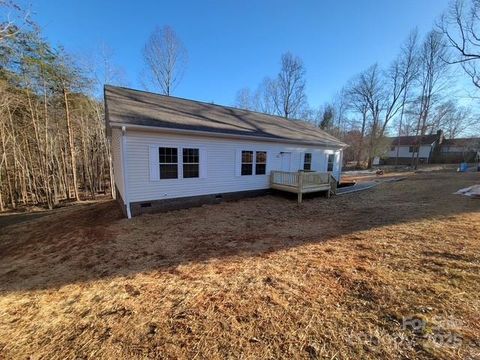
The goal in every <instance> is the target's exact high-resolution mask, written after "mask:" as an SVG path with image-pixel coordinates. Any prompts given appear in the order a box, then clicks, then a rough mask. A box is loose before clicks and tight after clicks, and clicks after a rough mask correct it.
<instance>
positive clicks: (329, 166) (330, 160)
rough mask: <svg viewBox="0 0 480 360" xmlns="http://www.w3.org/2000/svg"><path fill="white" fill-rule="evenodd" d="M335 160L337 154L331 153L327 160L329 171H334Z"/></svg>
mask: <svg viewBox="0 0 480 360" xmlns="http://www.w3.org/2000/svg"><path fill="white" fill-rule="evenodd" d="M334 162H335V155H334V154H329V155H328V161H327V171H333V163H334Z"/></svg>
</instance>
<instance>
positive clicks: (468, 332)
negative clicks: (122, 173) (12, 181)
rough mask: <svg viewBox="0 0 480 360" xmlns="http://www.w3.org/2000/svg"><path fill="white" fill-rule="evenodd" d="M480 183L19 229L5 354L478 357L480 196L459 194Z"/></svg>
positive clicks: (35, 223)
mask: <svg viewBox="0 0 480 360" xmlns="http://www.w3.org/2000/svg"><path fill="white" fill-rule="evenodd" d="M479 180H480V179H479V175H478V174H448V173H436V174H422V175H414V176H411V177H409V178H408V179H407V180H405V181H402V182H398V183H388V184H387V183H386V184H381V185H379V186H378V187H377V188H375V189H373V190H369V191H366V192H362V193H356V194H351V195H348V196H344V197H335V198H332V199H330V200H329V199H325V198H321V197H319V198H313V199H310V200H307V201H305V202H304V204H302V206H300V207H298V206H297V205H296V203H295V200H289V199H285V198H282V197H276V196H266V197H261V198H256V199H246V200H242V201H239V202H233V203H224V204H220V205H213V206H204V207H202V208H195V209H189V210H181V211H174V212H170V213H166V214H157V215H147V216H141V217H138V218H134V219H133V220H130V221H128V220H126V219H122V218H121V216H120V213H119V211H118V209H117V208H116V206H115V204H114V203H113V202H101V203H97V204H86V205H78V206H73V207H68V208H65V209H61V211H56V212H53V213H52V214H50V215H47V216H44V217H41V218H36V219H33V220H31V221H29V222H26V223H22V224H16V225H12V226H9V227H7V228H5V229H3V230H2V232H1V235H0V254H1V255H0V260H1V262H0V358H25V357H28V356H31V357H33V358H52V359H55V358H58V359H60V358H61V359H63V358H112V359H115V358H116V359H118V358H129V359H134V358H146V357H158V358H172V359H173V358H197V359H202V358H251V359H253V358H334V359H348V358H355V359H368V358H387V357H388V358H389V359H403V358H425V359H429V358H445V359H455V358H472V359H473V358H475V357H476V358H478V357H479V356H480V355H479V354H480V315H479V314H480V300H479V294H480V212H479V210H480V201H479V200H474V199H469V198H466V197H462V196H458V195H452V192H454V191H455V190H457V189H459V188H461V187H465V186H467V185H471V184H472V183H475V182H476V183H478V182H480V181H479ZM411 315H417V316H420V317H421V318H422V319H425V320H426V321H427V328H426V329H424V330H423V332H422V333H416V332H413V331H412V330H411V329H403V328H402V318H403V317H404V316H411ZM452 320H455V321H452ZM441 334H443V335H445V336H447V335H449V336H456V337H457V338H456V339H459V338H460V337H461V338H462V341H459V342H458V343H456V345H455V344H454V346H448V345H445V344H444V345H440V344H439V342H438V341H439V338H440V335H441ZM443 335H442V336H443ZM432 336H436V339H437V341H434V340H432Z"/></svg>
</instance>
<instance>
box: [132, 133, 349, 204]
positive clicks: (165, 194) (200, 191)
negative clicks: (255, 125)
mask: <svg viewBox="0 0 480 360" xmlns="http://www.w3.org/2000/svg"><path fill="white" fill-rule="evenodd" d="M127 144H128V146H127V148H128V153H127V161H128V170H129V171H128V174H127V176H128V186H129V201H131V202H138V201H148V200H159V199H171V198H177V197H188V196H197V195H207V194H219V193H227V192H235V191H247V190H259V189H267V188H269V174H270V171H272V170H280V168H281V152H290V153H291V163H290V171H298V170H300V169H302V168H303V167H302V166H301V162H302V161H301V159H302V158H303V154H304V153H305V152H309V153H312V170H315V171H325V170H326V163H325V160H322V159H325V158H326V156H325V154H326V153H327V152H335V151H334V150H327V149H324V148H312V147H305V146H296V145H287V144H285V145H281V144H275V143H271V142H253V141H250V140H246V141H245V140H232V139H223V138H219V137H200V136H187V135H172V134H166V133H160V132H146V131H142V132H140V131H131V130H128V136H127ZM160 146H163V147H176V148H178V149H179V154H181V152H180V149H181V148H198V149H200V177H199V178H187V179H183V178H179V179H164V180H161V181H156V180H155V179H156V178H155V176H154V177H153V178H152V170H151V164H153V161H152V159H151V154H153V152H152V150H151V149H152V147H153V148H156V149H157V160H158V147H160ZM242 150H247V151H253V152H254V157H255V151H266V152H267V164H266V174H265V175H252V176H241V175H240V173H241V172H240V170H241V152H242ZM335 153H336V154H340V151H336V152H335ZM336 159H339V156H336ZM302 160H303V159H302ZM157 167H158V162H157ZM338 169H339V167H338ZM253 172H254V174H255V168H254V169H253ZM154 175H155V174H154ZM338 175H339V174H338Z"/></svg>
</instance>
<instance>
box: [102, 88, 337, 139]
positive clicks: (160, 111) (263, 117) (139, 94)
mask: <svg viewBox="0 0 480 360" xmlns="http://www.w3.org/2000/svg"><path fill="white" fill-rule="evenodd" d="M104 95H105V114H106V116H105V119H106V122H107V128H108V127H109V126H110V123H112V122H114V123H119V124H125V125H143V126H152V127H159V128H167V129H182V130H194V131H205V132H211V133H217V134H230V135H243V136H255V137H263V138H266V139H270V140H278V141H279V142H281V141H282V140H284V141H289V142H298V143H302V144H303V143H305V144H307V143H308V144H316V145H327V146H328V145H330V146H342V147H343V146H345V144H344V143H342V142H341V141H339V140H338V139H336V138H335V137H333V136H332V135H329V134H327V133H326V132H325V131H322V130H321V129H319V128H317V127H315V126H313V125H311V124H308V123H306V122H304V121H300V120H287V119H285V118H283V117H279V116H272V115H267V114H262V113H258V112H254V111H248V110H241V109H237V108H232V107H228V106H220V105H214V104H208V103H203V102H199V101H193V100H186V99H181V98H177V97H172V96H164V95H159V94H153V93H149V92H144V91H139V90H133V89H127V88H122V87H116V86H109V85H106V86H105V89H104Z"/></svg>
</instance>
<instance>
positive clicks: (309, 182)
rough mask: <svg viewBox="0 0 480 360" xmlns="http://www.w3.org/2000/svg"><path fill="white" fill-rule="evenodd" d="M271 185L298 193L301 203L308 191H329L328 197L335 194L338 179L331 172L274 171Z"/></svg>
mask: <svg viewBox="0 0 480 360" xmlns="http://www.w3.org/2000/svg"><path fill="white" fill-rule="evenodd" d="M270 187H271V188H272V189H277V190H282V191H288V192H292V193H295V194H298V203H301V202H302V197H303V194H306V193H311V192H319V191H327V192H328V193H327V196H328V197H330V195H331V194H335V191H336V188H337V180H336V179H335V178H334V177H333V176H332V174H331V173H329V172H324V173H321V172H304V171H298V172H288V171H272V172H271V174H270Z"/></svg>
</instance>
